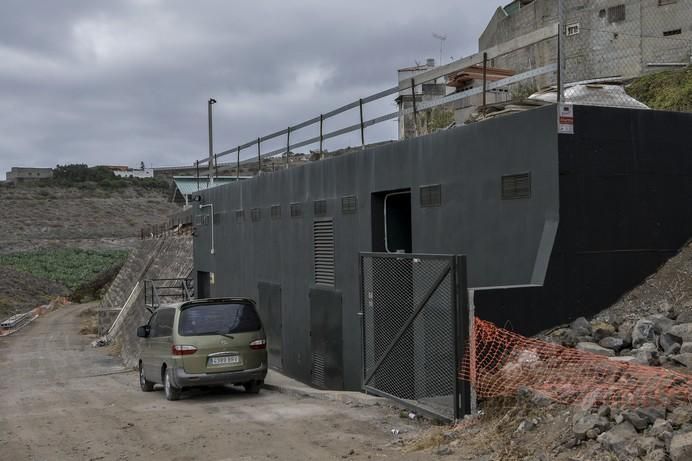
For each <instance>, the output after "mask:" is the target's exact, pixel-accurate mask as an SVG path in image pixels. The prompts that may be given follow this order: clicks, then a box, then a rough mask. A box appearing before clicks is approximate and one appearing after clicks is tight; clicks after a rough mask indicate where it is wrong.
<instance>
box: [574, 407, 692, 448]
mask: <svg viewBox="0 0 692 461" xmlns="http://www.w3.org/2000/svg"><path fill="white" fill-rule="evenodd" d="M572 433H573V435H574V438H573V439H572V441H571V443H569V445H572V446H575V445H579V444H581V443H589V441H591V440H595V441H596V442H597V443H598V444H599V445H600V446H601V447H602V448H603V449H605V450H609V451H611V452H613V453H615V455H617V457H618V458H619V459H632V460H635V459H641V460H645V461H665V460H668V459H670V460H671V461H689V460H692V405H690V406H684V407H676V408H674V409H672V410H670V409H666V408H663V407H649V408H637V409H632V410H618V409H612V408H610V407H608V406H601V407H599V408H596V409H593V410H591V411H580V412H576V413H574V414H573V416H572Z"/></svg>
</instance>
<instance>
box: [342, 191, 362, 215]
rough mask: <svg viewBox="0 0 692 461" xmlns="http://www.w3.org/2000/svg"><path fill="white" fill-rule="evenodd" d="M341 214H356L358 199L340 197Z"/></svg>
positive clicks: (349, 196) (352, 196)
mask: <svg viewBox="0 0 692 461" xmlns="http://www.w3.org/2000/svg"><path fill="white" fill-rule="evenodd" d="M341 212H342V213H343V214H353V213H356V212H358V198H357V197H356V196H355V195H347V196H346V197H341Z"/></svg>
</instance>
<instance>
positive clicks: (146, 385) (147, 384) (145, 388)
mask: <svg viewBox="0 0 692 461" xmlns="http://www.w3.org/2000/svg"><path fill="white" fill-rule="evenodd" d="M139 387H140V388H141V389H142V392H151V391H153V390H154V383H153V382H151V381H149V380H148V379H147V378H145V377H144V367H142V362H139Z"/></svg>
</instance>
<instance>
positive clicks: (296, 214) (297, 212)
mask: <svg viewBox="0 0 692 461" xmlns="http://www.w3.org/2000/svg"><path fill="white" fill-rule="evenodd" d="M301 216H303V207H302V206H301V204H300V203H291V218H300V217H301Z"/></svg>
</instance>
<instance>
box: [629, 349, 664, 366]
mask: <svg viewBox="0 0 692 461" xmlns="http://www.w3.org/2000/svg"><path fill="white" fill-rule="evenodd" d="M646 344H650V345H651V346H653V348H652V347H651V346H647V345H646ZM646 344H645V347H643V348H640V349H637V350H634V351H632V354H633V356H634V358H635V361H636V362H637V363H639V364H642V365H650V366H658V365H660V364H661V362H660V361H659V360H658V352H657V351H656V346H655V345H653V344H651V343H646ZM652 349H653V350H652Z"/></svg>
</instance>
